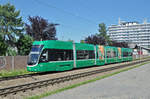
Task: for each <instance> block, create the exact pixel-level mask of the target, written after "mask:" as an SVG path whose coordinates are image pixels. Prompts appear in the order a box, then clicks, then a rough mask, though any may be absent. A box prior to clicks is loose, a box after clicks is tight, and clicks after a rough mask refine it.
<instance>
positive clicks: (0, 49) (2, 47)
mask: <svg viewBox="0 0 150 99" xmlns="http://www.w3.org/2000/svg"><path fill="white" fill-rule="evenodd" d="M7 48H8V45H7V44H6V42H4V41H3V39H2V37H1V35H0V56H4V55H6V52H7Z"/></svg>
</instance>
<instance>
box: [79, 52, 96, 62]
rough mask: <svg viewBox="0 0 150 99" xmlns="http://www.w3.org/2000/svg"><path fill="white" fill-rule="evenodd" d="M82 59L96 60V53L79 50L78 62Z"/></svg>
mask: <svg viewBox="0 0 150 99" xmlns="http://www.w3.org/2000/svg"><path fill="white" fill-rule="evenodd" d="M80 59H95V53H94V51H88V50H77V60H80Z"/></svg>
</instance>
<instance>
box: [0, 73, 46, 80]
mask: <svg viewBox="0 0 150 99" xmlns="http://www.w3.org/2000/svg"><path fill="white" fill-rule="evenodd" d="M43 74H44V73H32V74H24V75H17V76H8V77H0V81H5V80H13V79H19V78H27V77H33V76H39V75H43Z"/></svg>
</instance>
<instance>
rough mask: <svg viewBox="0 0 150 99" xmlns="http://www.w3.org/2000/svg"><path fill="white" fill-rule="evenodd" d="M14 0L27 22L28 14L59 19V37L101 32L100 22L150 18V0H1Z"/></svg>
mask: <svg viewBox="0 0 150 99" xmlns="http://www.w3.org/2000/svg"><path fill="white" fill-rule="evenodd" d="M7 2H10V3H11V4H13V5H15V7H16V9H17V10H20V11H21V16H22V17H23V20H24V22H25V23H29V22H28V19H27V18H28V16H29V15H30V16H41V17H43V18H45V19H47V20H48V21H49V22H52V23H58V24H60V25H59V26H57V27H56V29H57V37H58V39H59V40H68V39H71V40H74V41H76V42H79V41H80V40H81V39H83V38H85V37H87V36H89V35H91V34H95V33H98V24H99V23H102V22H103V23H105V24H106V25H107V26H109V25H113V24H118V18H119V17H120V19H121V20H124V21H138V22H140V23H142V22H143V20H144V18H147V20H148V22H150V6H149V5H150V0H0V4H6V3H7Z"/></svg>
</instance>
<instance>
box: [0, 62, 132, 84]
mask: <svg viewBox="0 0 150 99" xmlns="http://www.w3.org/2000/svg"><path fill="white" fill-rule="evenodd" d="M133 62H134V61H133ZM49 73H50V72H41V73H32V74H24V75H17V76H8V77H0V81H6V80H7V81H8V80H14V79H19V78H27V77H33V76H39V75H46V74H49Z"/></svg>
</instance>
